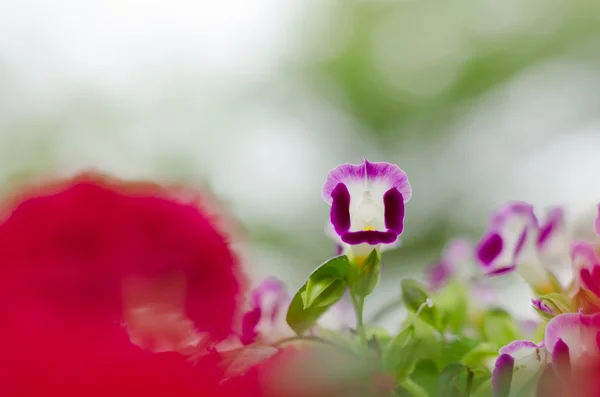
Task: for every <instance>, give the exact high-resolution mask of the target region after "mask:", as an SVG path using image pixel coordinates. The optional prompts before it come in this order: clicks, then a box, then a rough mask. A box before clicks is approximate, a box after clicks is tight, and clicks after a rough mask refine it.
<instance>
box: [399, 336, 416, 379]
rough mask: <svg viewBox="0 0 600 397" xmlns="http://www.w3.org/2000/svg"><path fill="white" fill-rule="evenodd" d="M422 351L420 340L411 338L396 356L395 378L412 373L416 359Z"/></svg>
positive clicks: (404, 377)
mask: <svg viewBox="0 0 600 397" xmlns="http://www.w3.org/2000/svg"><path fill="white" fill-rule="evenodd" d="M421 352H422V346H421V341H420V340H418V339H413V340H411V341H409V342H408V344H407V345H406V346H405V347H404V349H402V350H401V352H400V355H399V356H397V357H396V369H395V373H396V378H397V379H400V380H404V379H406V378H408V377H409V376H410V374H412V372H413V371H414V369H415V366H416V363H417V360H418V359H419V358H420V354H419V353H421Z"/></svg>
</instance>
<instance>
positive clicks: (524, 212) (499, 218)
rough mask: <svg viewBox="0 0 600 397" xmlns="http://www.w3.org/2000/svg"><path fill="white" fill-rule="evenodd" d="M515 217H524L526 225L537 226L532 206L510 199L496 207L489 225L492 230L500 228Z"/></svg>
mask: <svg viewBox="0 0 600 397" xmlns="http://www.w3.org/2000/svg"><path fill="white" fill-rule="evenodd" d="M515 217H520V218H524V219H525V221H526V224H527V225H528V227H533V228H536V229H537V228H538V220H537V217H536V216H535V213H534V211H533V206H532V205H531V204H529V203H526V202H523V201H511V202H508V203H507V204H505V205H504V206H502V207H501V208H500V209H498V210H497V211H496V212H495V213H494V215H493V216H492V219H491V224H490V226H491V228H492V229H494V230H498V229H501V228H502V227H503V226H504V225H505V224H506V223H507V222H509V221H510V220H511V219H514V218H515Z"/></svg>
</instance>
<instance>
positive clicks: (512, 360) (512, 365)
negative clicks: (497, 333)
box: [492, 340, 550, 397]
mask: <svg viewBox="0 0 600 397" xmlns="http://www.w3.org/2000/svg"><path fill="white" fill-rule="evenodd" d="M498 353H499V354H500V356H499V357H498V359H496V365H495V367H494V370H493V372H492V392H493V395H494V397H513V396H514V397H516V396H525V395H530V394H524V393H526V392H529V393H531V390H530V388H531V386H532V381H534V382H535V380H536V378H539V377H540V376H541V375H542V373H543V372H544V370H545V368H546V365H547V364H548V362H549V360H550V357H549V355H548V352H547V351H546V349H545V348H544V345H543V344H540V345H536V344H535V343H533V342H530V341H524V340H518V341H514V342H512V343H510V344H508V345H506V346H504V347H502V348H501V349H500V350H499V352H498ZM533 385H534V386H535V383H533Z"/></svg>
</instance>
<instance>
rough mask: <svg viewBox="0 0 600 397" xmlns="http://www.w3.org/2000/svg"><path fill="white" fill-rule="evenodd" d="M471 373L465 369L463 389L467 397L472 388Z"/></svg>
mask: <svg viewBox="0 0 600 397" xmlns="http://www.w3.org/2000/svg"><path fill="white" fill-rule="evenodd" d="M473 376H474V374H473V371H471V370H470V369H468V368H467V386H466V387H465V395H466V396H467V397H469V396H470V395H471V389H472V388H473Z"/></svg>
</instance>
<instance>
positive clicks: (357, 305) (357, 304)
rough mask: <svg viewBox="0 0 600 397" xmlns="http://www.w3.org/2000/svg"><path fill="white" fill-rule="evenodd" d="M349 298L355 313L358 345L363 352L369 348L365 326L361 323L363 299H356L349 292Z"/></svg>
mask: <svg viewBox="0 0 600 397" xmlns="http://www.w3.org/2000/svg"><path fill="white" fill-rule="evenodd" d="M350 297H351V298H352V304H353V305H354V312H355V313H356V331H357V332H358V335H359V337H360V344H361V347H362V349H364V350H365V351H366V350H367V349H368V348H369V346H368V341H367V334H366V332H365V324H364V322H363V307H364V303H365V298H364V297H357V296H356V295H354V293H353V292H352V291H350Z"/></svg>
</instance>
